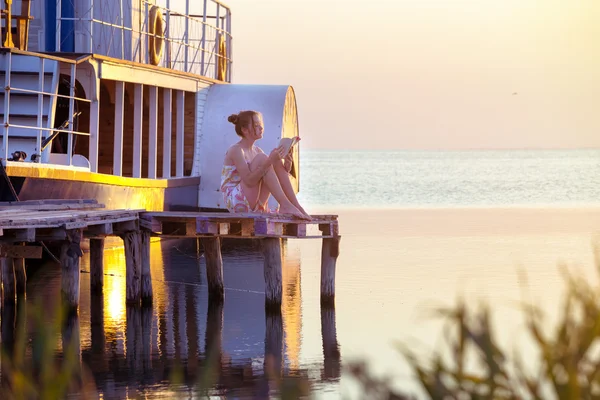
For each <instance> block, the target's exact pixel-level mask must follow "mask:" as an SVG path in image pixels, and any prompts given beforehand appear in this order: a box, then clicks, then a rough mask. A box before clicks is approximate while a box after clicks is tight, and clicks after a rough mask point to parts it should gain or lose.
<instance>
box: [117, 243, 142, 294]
mask: <svg viewBox="0 0 600 400" xmlns="http://www.w3.org/2000/svg"><path fill="white" fill-rule="evenodd" d="M121 238H122V239H123V245H124V248H125V281H126V286H127V288H126V294H125V302H126V303H127V304H130V305H135V304H140V299H141V285H140V281H141V262H142V255H141V252H140V242H141V240H140V233H139V231H128V232H125V233H123V234H122V235H121Z"/></svg>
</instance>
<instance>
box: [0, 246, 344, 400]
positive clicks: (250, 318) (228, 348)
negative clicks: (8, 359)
mask: <svg viewBox="0 0 600 400" xmlns="http://www.w3.org/2000/svg"><path fill="white" fill-rule="evenodd" d="M197 244H198V243H197V242H195V241H168V242H156V243H152V245H151V255H152V259H151V270H152V277H153V287H154V296H155V297H154V300H153V303H152V305H151V306H146V307H126V306H125V259H124V255H123V250H122V249H107V250H106V252H105V256H104V262H105V266H104V273H105V279H104V288H103V291H102V292H101V293H91V292H90V290H89V275H88V274H85V273H84V274H82V279H81V305H80V309H79V314H74V315H71V316H69V317H68V318H67V320H66V321H64V324H63V325H62V327H61V331H60V338H59V342H58V346H57V347H58V348H59V349H60V350H62V349H65V351H66V349H70V351H72V354H74V355H75V357H76V360H77V363H80V368H82V369H84V370H87V371H89V373H90V374H91V375H92V377H93V381H94V382H95V384H96V388H97V390H98V392H100V393H101V394H102V396H104V397H106V398H127V397H136V396H146V395H151V396H152V397H162V398H170V397H172V396H174V395H175V394H177V393H179V394H183V393H186V396H189V395H190V394H192V393H197V394H198V393H203V394H208V395H211V396H237V397H251V398H266V397H268V394H269V393H272V391H273V390H275V391H277V390H278V388H279V385H280V384H281V381H280V379H282V378H287V377H289V376H296V377H304V378H306V379H308V378H307V377H308V376H311V377H314V376H320V378H318V380H323V381H327V380H330V379H333V380H335V379H337V378H339V372H340V367H339V365H340V353H339V347H338V344H337V338H336V330H335V311H334V310H333V309H329V310H324V311H322V314H321V317H322V321H321V325H322V326H321V334H322V344H323V355H324V363H318V364H317V365H315V364H314V363H313V362H310V363H308V364H307V363H306V362H304V363H302V362H301V354H302V351H303V350H302V341H303V339H302V338H303V336H302V335H303V333H302V329H303V328H302V297H301V294H302V291H301V286H300V283H301V265H300V264H301V263H300V251H299V249H298V248H296V247H290V246H288V245H285V244H284V246H282V249H283V256H284V260H283V271H282V277H283V304H282V308H281V311H279V312H265V308H264V280H263V260H262V255H261V252H260V251H259V249H258V248H257V246H255V245H254V244H252V243H242V244H230V245H226V246H224V252H223V261H224V273H225V277H224V278H225V279H224V280H225V286H226V290H225V301H224V302H214V301H212V302H209V300H208V292H207V287H206V284H205V282H206V280H205V279H204V278H203V277H204V276H205V273H206V266H205V263H204V259H203V258H202V257H200V255H201V251H200V250H199V249H198V248H197ZM81 267H82V269H83V270H84V271H86V270H88V271H89V260H88V258H87V254H86V255H85V256H84V258H83V259H82V262H81ZM59 290H60V269H59V268H56V266H55V265H52V266H47V267H43V268H41V269H39V270H37V271H33V273H32V274H31V276H30V281H29V282H28V291H29V293H28V300H27V301H28V302H31V301H33V302H35V301H36V300H40V299H42V300H43V299H48V298H52V297H55V296H56V295H57V294H58V293H59ZM15 318H16V317H15V310H14V307H13V308H12V309H11V308H10V307H4V308H3V309H2V343H3V346H13V343H14V340H15V338H14V336H15V321H16V319H15ZM36 329H37V328H36V327H33V326H32V327H29V331H28V335H29V337H30V338H34V337H35V335H36ZM319 339H321V338H319ZM29 357H31V356H30V355H29ZM311 370H312V371H313V373H310V371H311ZM311 379H314V378H311Z"/></svg>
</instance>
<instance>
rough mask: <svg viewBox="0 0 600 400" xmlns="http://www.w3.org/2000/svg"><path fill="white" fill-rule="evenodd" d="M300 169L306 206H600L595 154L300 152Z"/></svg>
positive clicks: (599, 159) (598, 155)
mask: <svg viewBox="0 0 600 400" xmlns="http://www.w3.org/2000/svg"><path fill="white" fill-rule="evenodd" d="M300 165H301V168H302V170H301V181H300V188H301V195H300V198H301V199H302V200H303V201H304V202H305V203H307V205H308V206H309V207H310V206H315V207H327V208H330V207H331V208H339V207H343V208H398V207H479V206H519V205H527V206H529V205H535V206H540V205H587V204H599V203H600V150H568V151H559V150H553V151H540V150H535V151H533V150H531V151H528V150H519V151H505V150H502V151H501V150H498V151H455V152H446V151H305V152H302V159H301V164H300Z"/></svg>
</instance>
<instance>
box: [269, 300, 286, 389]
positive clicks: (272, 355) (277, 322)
mask: <svg viewBox="0 0 600 400" xmlns="http://www.w3.org/2000/svg"><path fill="white" fill-rule="evenodd" d="M265 324H266V326H265V366H264V368H265V371H266V372H267V373H268V374H269V376H271V377H279V376H280V375H281V373H282V367H283V319H282V315H281V308H278V309H275V308H271V309H267V310H266V312H265Z"/></svg>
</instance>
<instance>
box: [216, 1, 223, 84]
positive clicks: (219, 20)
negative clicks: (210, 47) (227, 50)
mask: <svg viewBox="0 0 600 400" xmlns="http://www.w3.org/2000/svg"><path fill="white" fill-rule="evenodd" d="M220 11H221V7H220V6H219V3H217V18H216V19H215V21H216V23H217V35H216V36H215V47H214V53H215V54H216V56H215V76H214V78H215V79H219V61H220V58H221V54H219V42H220V41H221V35H222V34H223V32H222V29H223V27H224V24H223V23H221V18H219V17H220V15H219V14H220V13H219V12H220ZM223 79H225V77H223Z"/></svg>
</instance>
